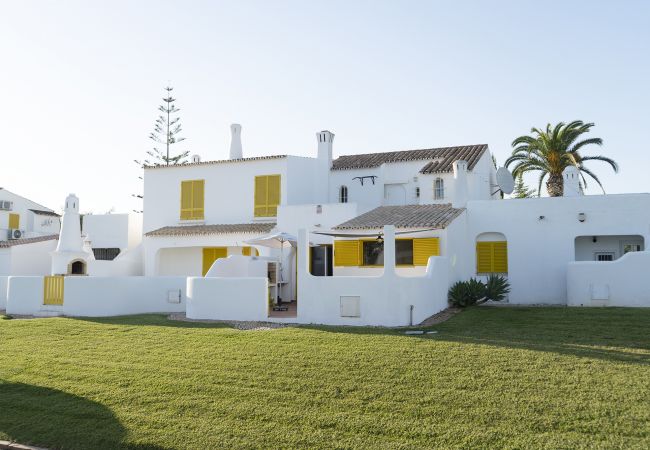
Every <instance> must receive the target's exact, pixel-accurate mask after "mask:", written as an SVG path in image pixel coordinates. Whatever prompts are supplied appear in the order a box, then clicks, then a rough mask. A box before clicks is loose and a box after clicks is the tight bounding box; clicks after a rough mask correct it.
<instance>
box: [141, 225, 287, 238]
mask: <svg viewBox="0 0 650 450" xmlns="http://www.w3.org/2000/svg"><path fill="white" fill-rule="evenodd" d="M273 228H275V223H269V222H266V223H229V224H220V225H180V226H176V227H162V228H159V229H157V230H153V231H149V232H148V233H145V236H148V237H162V236H205V235H210V234H230V233H262V234H265V233H268V232H270V231H271V230H272V229H273Z"/></svg>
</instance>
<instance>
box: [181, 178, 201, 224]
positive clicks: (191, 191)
mask: <svg viewBox="0 0 650 450" xmlns="http://www.w3.org/2000/svg"><path fill="white" fill-rule="evenodd" d="M204 202H205V180H187V181H181V220H203V218H204V209H203V205H204Z"/></svg>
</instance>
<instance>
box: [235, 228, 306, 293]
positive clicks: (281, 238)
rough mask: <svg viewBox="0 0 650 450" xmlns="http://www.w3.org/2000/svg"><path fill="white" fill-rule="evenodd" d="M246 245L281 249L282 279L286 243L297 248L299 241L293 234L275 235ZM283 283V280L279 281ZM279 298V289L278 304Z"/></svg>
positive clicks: (281, 233)
mask: <svg viewBox="0 0 650 450" xmlns="http://www.w3.org/2000/svg"><path fill="white" fill-rule="evenodd" d="M244 242H245V243H246V244H250V245H261V246H262V247H270V248H279V249H280V278H282V263H283V261H284V246H285V244H286V243H289V244H290V245H291V246H293V247H296V246H297V245H298V239H296V237H295V236H294V235H293V234H289V233H284V232H280V233H274V234H269V235H267V236H262V237H259V238H256V239H249V240H248V241H244ZM279 281H281V280H279ZM278 296H279V289H276V291H275V301H276V303H277V301H278Z"/></svg>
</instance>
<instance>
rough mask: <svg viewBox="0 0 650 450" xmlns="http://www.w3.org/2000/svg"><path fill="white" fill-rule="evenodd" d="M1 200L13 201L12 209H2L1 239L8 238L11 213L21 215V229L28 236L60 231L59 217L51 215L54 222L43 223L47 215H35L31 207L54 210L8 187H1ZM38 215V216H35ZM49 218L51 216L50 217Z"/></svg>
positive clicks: (0, 216)
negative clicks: (9, 189)
mask: <svg viewBox="0 0 650 450" xmlns="http://www.w3.org/2000/svg"><path fill="white" fill-rule="evenodd" d="M0 200H4V201H10V202H13V207H12V210H11V211H5V210H0V240H1V241H5V240H7V236H8V234H7V233H8V231H9V214H19V215H20V229H21V230H24V231H25V232H26V236H38V235H44V234H58V232H59V226H60V223H59V219H58V218H57V217H51V219H52V222H51V223H49V224H47V225H43V224H42V219H45V218H46V217H43V216H35V214H34V213H33V212H32V211H30V209H36V210H41V211H52V210H51V209H50V208H47V207H45V206H43V205H40V204H38V203H36V202H33V201H31V200H29V199H26V198H24V197H21V196H20V195H18V194H15V193H13V192H11V191H8V190H7V189H2V188H0ZM35 217H36V218H35ZM48 219H49V217H48Z"/></svg>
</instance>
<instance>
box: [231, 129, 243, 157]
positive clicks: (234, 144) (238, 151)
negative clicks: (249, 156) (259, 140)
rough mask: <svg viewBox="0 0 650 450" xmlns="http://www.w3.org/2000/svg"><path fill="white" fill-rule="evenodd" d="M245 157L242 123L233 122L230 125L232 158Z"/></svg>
mask: <svg viewBox="0 0 650 450" xmlns="http://www.w3.org/2000/svg"><path fill="white" fill-rule="evenodd" d="M243 157H244V156H243V151H242V146H241V125H239V124H238V123H233V124H232V125H230V159H242V158H243Z"/></svg>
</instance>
